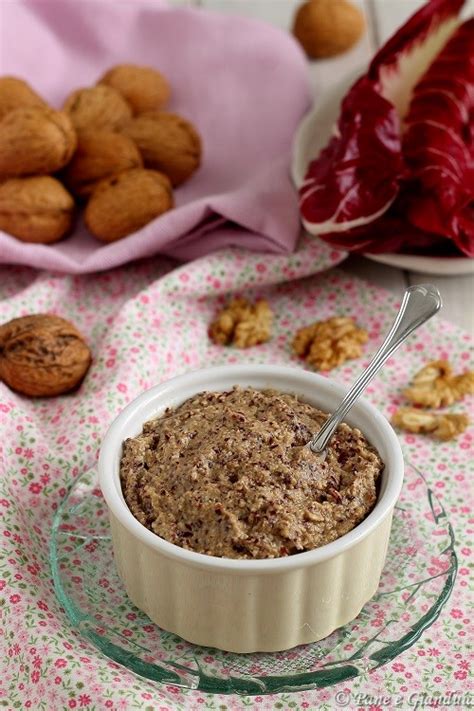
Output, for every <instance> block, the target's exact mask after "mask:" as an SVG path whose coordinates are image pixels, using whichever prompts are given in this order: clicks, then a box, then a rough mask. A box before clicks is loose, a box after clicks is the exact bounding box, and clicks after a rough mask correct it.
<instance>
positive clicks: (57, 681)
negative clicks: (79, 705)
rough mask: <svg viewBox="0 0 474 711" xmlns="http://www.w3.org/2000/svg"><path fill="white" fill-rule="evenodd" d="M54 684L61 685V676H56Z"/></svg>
mask: <svg viewBox="0 0 474 711" xmlns="http://www.w3.org/2000/svg"><path fill="white" fill-rule="evenodd" d="M54 683H55V684H56V685H58V684H60V683H61V677H60V676H55V677H54Z"/></svg>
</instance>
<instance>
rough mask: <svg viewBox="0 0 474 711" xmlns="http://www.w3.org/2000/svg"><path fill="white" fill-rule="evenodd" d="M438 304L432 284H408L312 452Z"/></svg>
mask: <svg viewBox="0 0 474 711" xmlns="http://www.w3.org/2000/svg"><path fill="white" fill-rule="evenodd" d="M441 306H442V301H441V295H440V293H439V291H438V289H437V288H436V287H435V286H433V285H432V284H418V285H416V286H410V287H409V288H408V289H407V290H406V291H405V293H404V295H403V300H402V303H401V306H400V310H399V312H398V315H397V318H396V319H395V321H394V322H393V325H392V327H391V329H390V331H389V332H388V334H387V337H386V338H385V340H384V342H383V343H382V345H381V346H380V348H379V349H378V351H377V353H376V354H375V355H374V357H373V358H372V360H371V362H370V364H369V366H368V367H367V369H366V370H364V371H363V372H362V373H361V374H360V376H359V377H358V378H357V380H356V381H355V383H354V385H353V386H352V388H351V389H350V390H349V392H348V393H347V395H346V396H345V398H344V399H343V401H342V402H341V404H340V405H339V407H338V408H337V410H336V411H335V412H334V413H333V414H332V415H331V417H329V418H328V419H327V420H326V422H325V423H324V425H323V426H322V427H321V429H320V430H319V432H318V433H317V434H316V435H315V436H314V437H313V439H312V440H311V442H310V443H309V447H310V449H311V451H312V452H315V453H320V452H323V451H324V449H325V448H326V446H327V445H328V442H329V440H330V439H331V437H332V436H333V434H334V432H335V430H336V429H337V428H338V426H339V425H340V424H341V422H342V420H343V419H344V417H345V415H346V414H347V412H348V411H349V410H350V408H351V407H352V405H353V404H354V402H355V401H356V400H357V398H358V397H359V395H360V394H361V393H362V391H363V390H365V388H366V387H367V385H368V384H369V383H370V381H371V380H372V379H373V378H374V377H375V376H376V375H377V373H378V372H379V370H380V368H381V367H382V366H383V365H384V363H385V361H386V360H388V358H390V356H391V355H392V354H393V353H394V351H395V350H396V349H397V348H398V347H399V346H400V345H401V344H402V343H403V341H404V340H405V339H406V338H407V337H408V336H409V335H410V333H412V332H413V331H414V330H415V329H417V328H418V327H419V326H421V325H422V324H424V323H425V321H428V319H430V318H431V317H432V316H434V315H435V313H437V312H438V311H439V309H440V308H441Z"/></svg>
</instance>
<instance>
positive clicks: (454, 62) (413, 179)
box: [403, 19, 474, 257]
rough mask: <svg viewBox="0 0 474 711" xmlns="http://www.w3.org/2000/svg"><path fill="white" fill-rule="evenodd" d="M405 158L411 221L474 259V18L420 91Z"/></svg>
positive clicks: (405, 140) (431, 70) (442, 55)
mask: <svg viewBox="0 0 474 711" xmlns="http://www.w3.org/2000/svg"><path fill="white" fill-rule="evenodd" d="M405 122H406V131H405V134H404V137H403V154H404V157H405V160H406V163H407V165H408V167H409V169H410V192H409V196H410V197H409V199H408V204H407V212H406V214H407V217H408V220H409V221H410V222H411V223H412V224H413V225H414V226H415V227H417V228H419V229H421V230H424V231H429V232H434V233H436V234H439V235H443V236H445V237H449V238H451V239H452V240H454V242H455V243H456V245H457V246H458V247H459V249H460V250H461V251H463V252H464V253H465V254H467V255H468V256H471V257H473V256H474V141H473V126H474V19H471V20H468V21H467V22H465V23H464V24H463V25H461V26H460V27H459V29H458V30H457V32H456V33H455V35H454V36H453V37H452V38H451V40H450V41H449V42H448V44H447V45H446V47H445V48H444V50H443V51H442V52H441V53H440V55H439V56H438V57H437V58H436V59H435V61H434V62H433V64H432V65H431V67H430V68H429V70H428V71H427V72H426V74H425V76H424V77H423V79H422V81H421V82H420V84H419V85H418V86H417V87H416V89H415V93H414V97H413V100H412V103H411V106H410V111H409V113H408V115H407V117H406V121H405Z"/></svg>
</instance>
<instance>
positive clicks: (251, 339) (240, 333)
mask: <svg viewBox="0 0 474 711" xmlns="http://www.w3.org/2000/svg"><path fill="white" fill-rule="evenodd" d="M272 320H273V313H272V310H271V309H270V307H269V305H268V303H267V301H265V300H264V299H260V300H259V301H257V302H256V303H255V304H251V303H250V302H249V301H247V299H233V300H232V301H231V302H230V303H229V304H228V305H227V306H226V307H225V308H224V309H223V310H222V311H221V312H220V313H219V314H218V315H217V317H216V318H215V320H214V321H213V322H212V323H211V325H210V327H209V337H210V338H211V340H213V341H214V343H218V344H220V345H230V344H232V345H234V346H237V348H250V347H251V346H256V345H257V344H259V343H265V342H266V341H268V340H269V339H270V337H271V330H272Z"/></svg>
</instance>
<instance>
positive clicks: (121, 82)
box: [98, 64, 171, 114]
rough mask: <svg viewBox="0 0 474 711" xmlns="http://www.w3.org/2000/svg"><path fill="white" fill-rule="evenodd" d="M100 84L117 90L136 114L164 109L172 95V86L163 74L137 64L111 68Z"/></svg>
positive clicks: (100, 80) (119, 65)
mask: <svg viewBox="0 0 474 711" xmlns="http://www.w3.org/2000/svg"><path fill="white" fill-rule="evenodd" d="M98 84H105V85H107V86H111V87H112V88H113V89H116V90H117V91H118V92H119V93H120V94H121V95H122V96H123V97H124V99H126V100H127V102H128V103H129V105H130V106H131V107H132V111H133V113H134V114H142V113H144V112H145V111H155V110H156V111H158V110H159V109H162V108H163V106H165V104H166V103H167V102H168V100H169V98H170V94H171V89H170V85H169V84H168V82H167V80H166V78H165V77H164V76H163V74H161V73H160V72H159V71H157V70H156V69H153V68H152V67H143V66H138V65H136V64H118V65H117V66H115V67H111V68H110V69H109V70H108V71H107V72H106V73H105V74H104V76H103V77H102V78H101V79H99V82H98Z"/></svg>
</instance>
